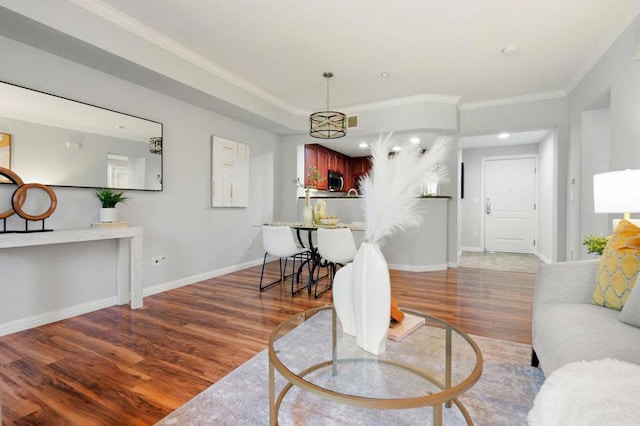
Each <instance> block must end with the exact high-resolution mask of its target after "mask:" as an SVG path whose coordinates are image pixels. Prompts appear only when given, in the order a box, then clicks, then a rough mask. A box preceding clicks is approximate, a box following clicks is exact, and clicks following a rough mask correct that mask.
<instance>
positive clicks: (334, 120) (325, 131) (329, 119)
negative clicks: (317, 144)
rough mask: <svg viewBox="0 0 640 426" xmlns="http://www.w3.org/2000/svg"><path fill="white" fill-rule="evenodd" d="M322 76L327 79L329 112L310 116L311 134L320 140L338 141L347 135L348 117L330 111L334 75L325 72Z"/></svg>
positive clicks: (320, 112)
mask: <svg viewBox="0 0 640 426" xmlns="http://www.w3.org/2000/svg"><path fill="white" fill-rule="evenodd" d="M322 76H323V77H324V78H326V79H327V110H326V111H318V112H314V113H313V114H311V115H310V116H309V126H310V127H309V134H310V135H311V136H313V137H314V138H319V139H338V138H341V137H343V136H345V135H346V134H347V116H346V115H344V114H343V113H341V112H337V111H330V110H329V79H330V78H331V77H333V73H332V72H325V73H323V74H322Z"/></svg>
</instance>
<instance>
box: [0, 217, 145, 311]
mask: <svg viewBox="0 0 640 426" xmlns="http://www.w3.org/2000/svg"><path fill="white" fill-rule="evenodd" d="M98 240H116V258H117V301H118V304H119V305H124V304H126V303H129V302H130V303H131V309H137V308H140V307H142V228H139V227H126V228H84V229H61V230H57V231H53V232H32V233H28V234H17V233H16V234H2V235H0V249H3V248H15V247H30V246H44V245H49V244H67V243H77V242H83V241H98Z"/></svg>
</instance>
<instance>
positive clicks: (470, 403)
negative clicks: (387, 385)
mask: <svg viewBox="0 0 640 426" xmlns="http://www.w3.org/2000/svg"><path fill="white" fill-rule="evenodd" d="M317 317H318V318H317V319H318V320H322V321H328V318H324V319H323V318H322V317H320V316H317ZM312 325H313V324H310V323H309V321H307V322H305V323H303V324H302V325H301V326H300V327H298V329H295V330H294V332H296V333H298V336H297V337H295V336H293V335H291V334H292V333H290V335H287V336H286V337H287V338H289V337H295V338H296V339H305V338H306V339H310V340H309V341H306V342H305V343H301V344H300V352H299V353H298V354H294V355H296V356H299V357H300V358H299V359H300V362H301V363H302V364H301V365H306V366H308V365H310V363H313V362H315V360H313V359H311V360H310V359H309V358H316V357H318V356H319V355H318V354H317V353H316V351H314V350H313V349H311V350H310V348H312V346H309V345H313V344H316V343H317V344H320V345H323V343H321V342H322V341H323V339H325V338H327V336H319V335H318V328H317V326H316V327H314V332H309V330H310V329H305V327H307V328H308V327H311V326H312ZM326 329H327V330H328V329H330V328H329V327H326ZM421 329H425V332H427V331H428V328H427V327H422V328H421ZM419 332H422V330H419ZM416 333H418V332H416ZM416 333H414V335H415V336H417V334H416ZM321 334H322V333H321ZM412 336H413V335H412ZM412 336H409V337H407V339H409V338H413V337H412ZM471 337H472V338H473V340H474V341H475V342H476V343H477V344H478V346H479V347H480V350H481V351H482V355H483V357H484V369H483V373H482V376H481V378H480V380H479V381H478V382H477V383H476V384H475V385H474V386H473V387H472V388H471V389H470V390H468V391H467V392H465V393H464V394H463V395H462V396H461V397H460V401H461V402H462V403H463V404H464V405H465V406H466V407H467V409H468V410H469V413H470V415H471V418H472V419H473V421H474V423H475V424H476V425H492V426H495V425H508V426H514V425H526V424H527V413H528V412H529V410H530V409H531V407H532V406H533V401H534V399H535V396H536V394H537V393H538V391H539V389H540V386H541V385H542V382H543V381H544V376H543V374H542V371H541V370H539V369H537V368H533V367H530V356H531V347H530V346H529V345H523V344H519V343H513V342H508V341H504V340H497V339H490V338H486V337H480V336H471ZM345 338H350V336H346V337H345ZM415 338H416V339H417V338H418V337H415ZM389 342H390V344H396V343H395V342H391V341H389ZM403 344H404V345H406V344H407V342H406V341H405V342H404V343H403ZM454 348H455V342H454ZM422 356H424V354H423V355H422ZM454 357H459V358H464V357H468V358H469V363H470V364H469V365H470V366H471V367H470V368H472V365H474V355H473V352H472V351H471V350H469V351H464V350H461V351H455V350H454ZM455 362H460V363H461V364H460V365H464V362H465V360H464V359H458V360H456V361H455ZM268 365H269V362H268V354H267V351H266V350H263V351H262V352H260V353H258V354H257V355H256V356H254V357H253V358H252V359H250V360H249V361H247V362H246V363H245V364H243V365H241V366H240V367H238V368H237V369H236V370H234V371H232V372H231V373H230V374H228V375H227V376H225V377H224V378H222V379H221V380H220V381H218V382H217V383H215V384H213V385H212V386H210V387H209V388H208V389H206V390H204V391H203V392H202V393H200V394H199V395H198V396H196V397H195V398H194V399H192V400H191V401H189V402H188V403H186V404H184V405H183V406H182V407H180V408H178V409H177V410H175V411H174V412H173V413H171V414H170V415H168V416H167V417H165V418H164V419H162V420H161V421H160V422H158V423H157V424H158V425H162V426H166V425H246V426H249V425H251V426H254V425H267V424H269V399H268V396H269V394H268V386H269V378H268ZM275 374H276V390H277V392H278V391H279V389H281V388H282V387H283V386H284V385H285V383H286V382H285V380H284V379H283V378H282V377H281V376H280V375H279V373H278V372H277V371H276V373H275ZM373 375H375V374H373ZM373 375H372V376H373ZM369 379H371V380H375V379H374V378H368V377H364V378H363V377H358V378H357V379H355V380H369ZM402 380H403V379H399V380H398V382H399V383H400V385H402ZM395 385H397V384H395ZM376 386H378V385H376ZM443 412H444V414H443V422H444V424H445V425H464V424H466V422H465V420H464V418H463V416H462V414H461V413H460V411H459V410H458V409H457V408H456V407H455V406H454V407H453V408H450V409H448V408H444V409H443ZM432 419H433V412H432V408H431V407H424V408H414V409H407V410H375V409H365V408H357V407H351V406H345V405H340V404H337V403H335V402H331V401H327V400H324V399H322V398H320V397H317V396H315V395H312V394H310V393H308V392H304V391H301V390H299V389H297V388H295V387H294V388H292V389H291V391H289V393H288V394H287V395H286V397H285V399H284V401H283V403H282V406H281V408H280V414H279V424H280V425H345V424H348V425H429V424H431V423H432Z"/></svg>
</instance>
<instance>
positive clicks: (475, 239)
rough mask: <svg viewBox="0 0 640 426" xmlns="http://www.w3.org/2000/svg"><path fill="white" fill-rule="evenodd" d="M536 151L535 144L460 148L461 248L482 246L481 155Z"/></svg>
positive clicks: (534, 152)
mask: <svg viewBox="0 0 640 426" xmlns="http://www.w3.org/2000/svg"><path fill="white" fill-rule="evenodd" d="M537 152H538V145H537V144H529V145H512V146H502V147H491V148H479V149H463V150H462V162H463V163H464V198H463V199H462V200H461V202H460V204H461V219H462V223H461V229H462V231H461V248H462V250H471V251H475V250H479V249H480V247H482V244H481V241H480V223H481V221H482V219H483V217H484V216H483V209H484V202H483V200H482V199H481V194H482V188H481V187H480V182H481V177H482V176H481V175H482V172H481V169H482V167H481V166H482V157H495V156H502V155H520V154H536V153H537ZM476 235H477V236H476Z"/></svg>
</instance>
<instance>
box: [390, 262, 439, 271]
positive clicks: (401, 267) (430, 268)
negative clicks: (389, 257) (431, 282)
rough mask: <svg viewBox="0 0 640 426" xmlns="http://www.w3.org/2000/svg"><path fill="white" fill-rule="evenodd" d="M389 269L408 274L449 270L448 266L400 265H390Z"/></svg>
mask: <svg viewBox="0 0 640 426" xmlns="http://www.w3.org/2000/svg"><path fill="white" fill-rule="evenodd" d="M389 269H395V270H396V271H406V272H433V271H444V270H446V269H447V264H446V263H445V264H441V265H400V264H390V265H389Z"/></svg>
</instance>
